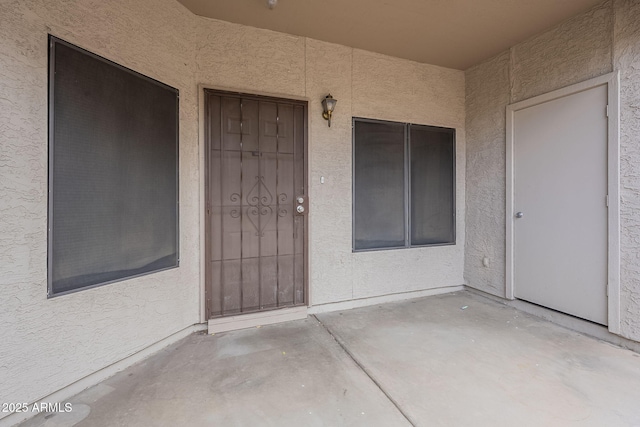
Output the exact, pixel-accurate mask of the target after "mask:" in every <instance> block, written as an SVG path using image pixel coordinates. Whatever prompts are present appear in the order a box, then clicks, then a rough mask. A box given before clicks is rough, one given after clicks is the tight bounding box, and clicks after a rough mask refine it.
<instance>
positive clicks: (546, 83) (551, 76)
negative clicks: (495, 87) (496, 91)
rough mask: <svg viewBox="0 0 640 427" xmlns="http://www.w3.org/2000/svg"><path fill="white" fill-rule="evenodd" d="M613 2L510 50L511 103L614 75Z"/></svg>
mask: <svg viewBox="0 0 640 427" xmlns="http://www.w3.org/2000/svg"><path fill="white" fill-rule="evenodd" d="M612 26H613V15H612V6H611V2H610V1H606V2H604V3H602V4H600V5H599V6H597V7H595V8H593V9H591V10H589V11H587V12H585V13H582V14H580V15H578V16H575V17H573V18H571V19H569V20H567V21H565V22H563V23H562V24H560V25H558V26H556V27H554V28H552V29H550V30H549V31H547V32H544V33H542V34H540V35H538V36H535V37H533V38H531V39H529V40H527V41H525V42H523V43H520V44H518V45H516V46H514V47H513V48H511V55H512V62H511V78H512V81H511V82H512V91H511V102H517V101H521V100H523V99H527V98H531V97H534V96H537V95H541V94H543V93H546V92H551V91H552V90H555V89H560V88H561V87H565V86H569V85H571V84H573V83H577V82H580V81H584V80H588V79H590V78H592V77H596V76H601V75H603V74H606V73H609V72H611V71H612V66H611V51H612V46H613V44H612V36H613V33H612V28H613V27H612Z"/></svg>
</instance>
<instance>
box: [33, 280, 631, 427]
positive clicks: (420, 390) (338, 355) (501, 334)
mask: <svg viewBox="0 0 640 427" xmlns="http://www.w3.org/2000/svg"><path fill="white" fill-rule="evenodd" d="M70 402H71V403H72V404H73V411H72V412H69V413H58V414H49V415H45V414H40V415H38V416H37V417H35V418H33V419H31V420H28V421H26V422H25V423H23V424H22V425H23V426H31V427H32V426H48V427H49V426H72V425H77V426H357V425H360V426H405V425H407V426H409V425H412V424H413V425H416V426H608V427H611V426H640V355H638V354H637V353H634V352H631V351H629V350H624V349H621V348H618V347H615V346H613V345H610V344H607V343H604V342H602V341H598V340H595V339H592V338H589V337H586V336H584V335H581V334H578V333H575V332H572V331H569V330H566V329H563V328H561V327H559V326H556V325H554V324H552V323H549V322H547V321H544V320H541V319H539V318H536V317H533V316H530V315H527V314H525V313H522V312H520V311H517V310H515V309H513V308H510V307H506V306H503V305H501V304H498V303H496V302H493V301H490V300H487V299H484V298H482V297H480V296H476V295H473V294H471V293H468V292H459V293H456V294H447V295H440V296H435V297H427V298H421V299H416V300H409V301H403V302H399V303H389V304H384V305H380V306H372V307H365V308H360V309H354V310H349V311H343V312H333V313H326V314H321V315H317V316H315V317H314V316H311V317H309V318H308V319H306V320H302V321H294V322H289V323H285V324H279V325H272V326H264V327H261V328H253V329H247V330H241V331H234V332H227V333H223V334H217V335H215V336H208V335H204V334H201V335H192V336H190V337H188V338H186V339H184V340H182V341H180V342H179V343H177V344H175V345H172V346H170V347H168V348H166V349H164V350H162V351H160V352H159V353H157V354H155V355H153V356H152V357H150V358H148V359H146V360H144V361H143V362H140V363H139V364H137V365H135V366H133V367H131V368H129V369H126V370H124V371H122V372H120V373H118V374H117V375H115V376H113V377H112V378H110V379H108V380H106V381H104V382H102V383H101V384H99V385H97V386H95V387H92V388H90V389H88V390H86V391H84V392H82V393H80V394H78V395H77V396H75V397H74V398H73V399H71V400H70Z"/></svg>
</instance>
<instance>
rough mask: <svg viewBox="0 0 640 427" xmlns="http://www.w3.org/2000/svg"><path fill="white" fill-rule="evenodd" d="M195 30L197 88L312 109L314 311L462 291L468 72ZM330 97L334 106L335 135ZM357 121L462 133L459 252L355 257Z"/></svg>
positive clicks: (265, 35) (276, 36)
mask: <svg viewBox="0 0 640 427" xmlns="http://www.w3.org/2000/svg"><path fill="white" fill-rule="evenodd" d="M198 28H199V37H198V48H197V80H198V82H199V83H202V84H204V85H210V86H213V87H218V88H228V89H234V90H238V91H241V92H248V93H251V92H258V93H262V94H264V93H266V94H272V95H275V96H282V97H287V96H294V97H301V98H302V99H307V100H309V169H310V172H309V201H310V209H309V223H310V224H309V230H308V232H309V254H310V258H309V261H310V277H309V279H310V280H309V281H310V297H311V300H310V301H311V304H312V305H317V304H325V303H331V302H338V301H344V300H349V299H353V298H364V297H370V296H379V295H385V294H391V293H398V292H407V291H413V290H424V289H432V288H439V287H445V286H459V285H461V284H462V283H463V275H462V272H463V257H464V217H465V215H464V179H465V178H464V176H465V167H464V165H465V132H464V73H463V72H461V71H456V70H450V69H446V68H441V67H435V66H431V65H425V64H419V63H416V62H412V61H406V60H401V59H397V58H392V57H389V56H385V55H380V54H375V53H371V52H366V51H362V50H358V49H352V48H348V47H345V46H339V45H335V44H331V43H325V42H320V41H317V40H311V39H305V38H302V37H294V36H290V35H286V34H280V33H274V32H272V31H268V30H261V29H255V28H250V27H243V26H239V25H234V24H228V23H225V22H221V21H217V20H211V19H205V18H201V19H200V23H199V25H198ZM327 64H331V65H330V66H328V65H327ZM242 67H244V68H242ZM328 93H331V94H332V95H333V96H334V97H335V98H336V99H337V100H338V104H337V106H336V112H335V116H334V119H333V120H332V123H331V128H329V127H327V122H326V121H325V120H324V119H323V118H322V116H321V113H322V106H321V104H320V101H321V99H322V98H323V97H324V96H325V95H326V94H328ZM381 100H383V101H381ZM352 117H367V118H373V119H384V120H394V121H399V122H411V123H420V124H429V125H436V126H445V127H452V128H456V129H457V145H456V150H457V244H456V245H455V246H444V247H433V248H421V249H404V250H390V251H381V252H368V253H353V252H352V241H351V236H352V184H353V182H352V129H351V126H352V123H351V118H352ZM321 177H324V179H325V183H324V184H321V183H320V178H321Z"/></svg>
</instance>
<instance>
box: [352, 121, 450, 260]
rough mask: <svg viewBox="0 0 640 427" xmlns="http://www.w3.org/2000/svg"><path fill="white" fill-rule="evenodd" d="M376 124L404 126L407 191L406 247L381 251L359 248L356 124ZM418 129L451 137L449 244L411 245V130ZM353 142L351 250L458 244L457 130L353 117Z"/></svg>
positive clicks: (362, 250)
mask: <svg viewBox="0 0 640 427" xmlns="http://www.w3.org/2000/svg"><path fill="white" fill-rule="evenodd" d="M357 122H360V123H376V124H389V125H398V124H400V125H403V126H404V145H403V146H404V155H403V158H404V188H403V197H404V207H403V209H404V245H403V246H392V247H382V248H362V249H358V248H356V227H355V225H356V123H357ZM412 126H415V127H419V128H423V129H427V130H432V131H438V132H443V133H449V134H451V138H452V141H451V143H452V159H451V161H452V170H451V175H452V177H451V178H452V194H451V204H452V206H451V209H452V212H453V221H452V240H451V241H450V242H441V243H426V244H418V245H414V244H411V127H412ZM351 141H352V144H351V146H352V152H351V156H352V157H351V158H352V162H351V168H352V170H351V177H352V180H353V184H352V186H351V191H352V194H351V206H352V211H351V230H352V235H351V250H352V252H353V253H358V252H379V251H388V250H397V249H411V248H425V247H437V246H455V245H456V242H457V233H456V228H457V212H456V197H457V187H456V184H457V171H456V161H457V150H456V145H457V143H456V129H455V128H447V127H442V126H432V125H422V124H415V123H407V122H395V121H391V120H379V119H369V118H364V117H352V123H351Z"/></svg>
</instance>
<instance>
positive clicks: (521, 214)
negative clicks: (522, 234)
mask: <svg viewBox="0 0 640 427" xmlns="http://www.w3.org/2000/svg"><path fill="white" fill-rule="evenodd" d="M523 216H524V212H516V218H522V217H523Z"/></svg>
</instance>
